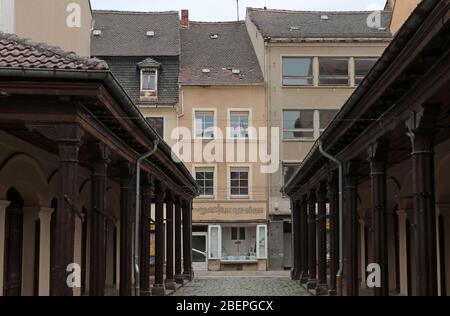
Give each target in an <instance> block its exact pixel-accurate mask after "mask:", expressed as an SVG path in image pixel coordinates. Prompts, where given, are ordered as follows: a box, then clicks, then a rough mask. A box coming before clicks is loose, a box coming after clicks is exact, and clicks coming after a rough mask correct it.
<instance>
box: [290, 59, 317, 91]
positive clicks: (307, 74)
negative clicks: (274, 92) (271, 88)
mask: <svg viewBox="0 0 450 316" xmlns="http://www.w3.org/2000/svg"><path fill="white" fill-rule="evenodd" d="M312 85H313V59H312V58H311V57H283V86H312Z"/></svg>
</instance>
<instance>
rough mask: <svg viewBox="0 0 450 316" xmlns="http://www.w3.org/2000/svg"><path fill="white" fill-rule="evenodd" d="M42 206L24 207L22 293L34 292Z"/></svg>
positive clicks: (30, 293) (31, 293)
mask: <svg viewBox="0 0 450 316" xmlns="http://www.w3.org/2000/svg"><path fill="white" fill-rule="evenodd" d="M39 210H40V207H39V206H38V207H24V208H23V237H22V238H23V239H22V240H23V249H22V295H23V296H32V295H33V294H34V262H35V261H34V258H35V254H36V242H35V238H36V221H37V219H38V214H39Z"/></svg>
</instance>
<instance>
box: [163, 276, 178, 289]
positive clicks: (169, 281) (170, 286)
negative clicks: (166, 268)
mask: <svg viewBox="0 0 450 316" xmlns="http://www.w3.org/2000/svg"><path fill="white" fill-rule="evenodd" d="M165 285H166V289H168V290H173V291H175V290H176V286H175V280H174V279H167V280H166V281H165Z"/></svg>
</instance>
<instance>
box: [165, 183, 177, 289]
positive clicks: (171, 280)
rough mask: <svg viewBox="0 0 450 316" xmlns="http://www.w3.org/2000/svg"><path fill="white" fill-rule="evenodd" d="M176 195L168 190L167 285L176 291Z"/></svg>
mask: <svg viewBox="0 0 450 316" xmlns="http://www.w3.org/2000/svg"><path fill="white" fill-rule="evenodd" d="M174 199H175V197H174V195H173V193H172V192H171V191H170V190H168V191H167V193H166V243H167V244H166V281H165V285H166V288H167V289H170V290H175V277H174V266H173V264H174V262H173V261H174V253H173V250H174V247H173V246H174V245H173V237H174V236H173V233H174V231H173V225H174V220H173V211H174V202H175V201H174Z"/></svg>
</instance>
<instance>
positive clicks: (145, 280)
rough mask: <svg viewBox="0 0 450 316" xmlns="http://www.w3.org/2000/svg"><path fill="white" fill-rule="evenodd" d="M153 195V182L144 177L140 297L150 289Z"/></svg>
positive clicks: (147, 293) (146, 176)
mask: <svg viewBox="0 0 450 316" xmlns="http://www.w3.org/2000/svg"><path fill="white" fill-rule="evenodd" d="M152 195H153V182H152V179H151V177H150V176H149V175H143V177H142V193H141V220H140V224H141V227H140V232H141V237H140V239H141V248H140V252H141V253H140V266H141V267H140V274H139V276H140V284H141V288H140V295H141V296H149V295H150V294H151V289H150V247H151V242H150V227H151V206H152V204H151V203H152Z"/></svg>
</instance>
